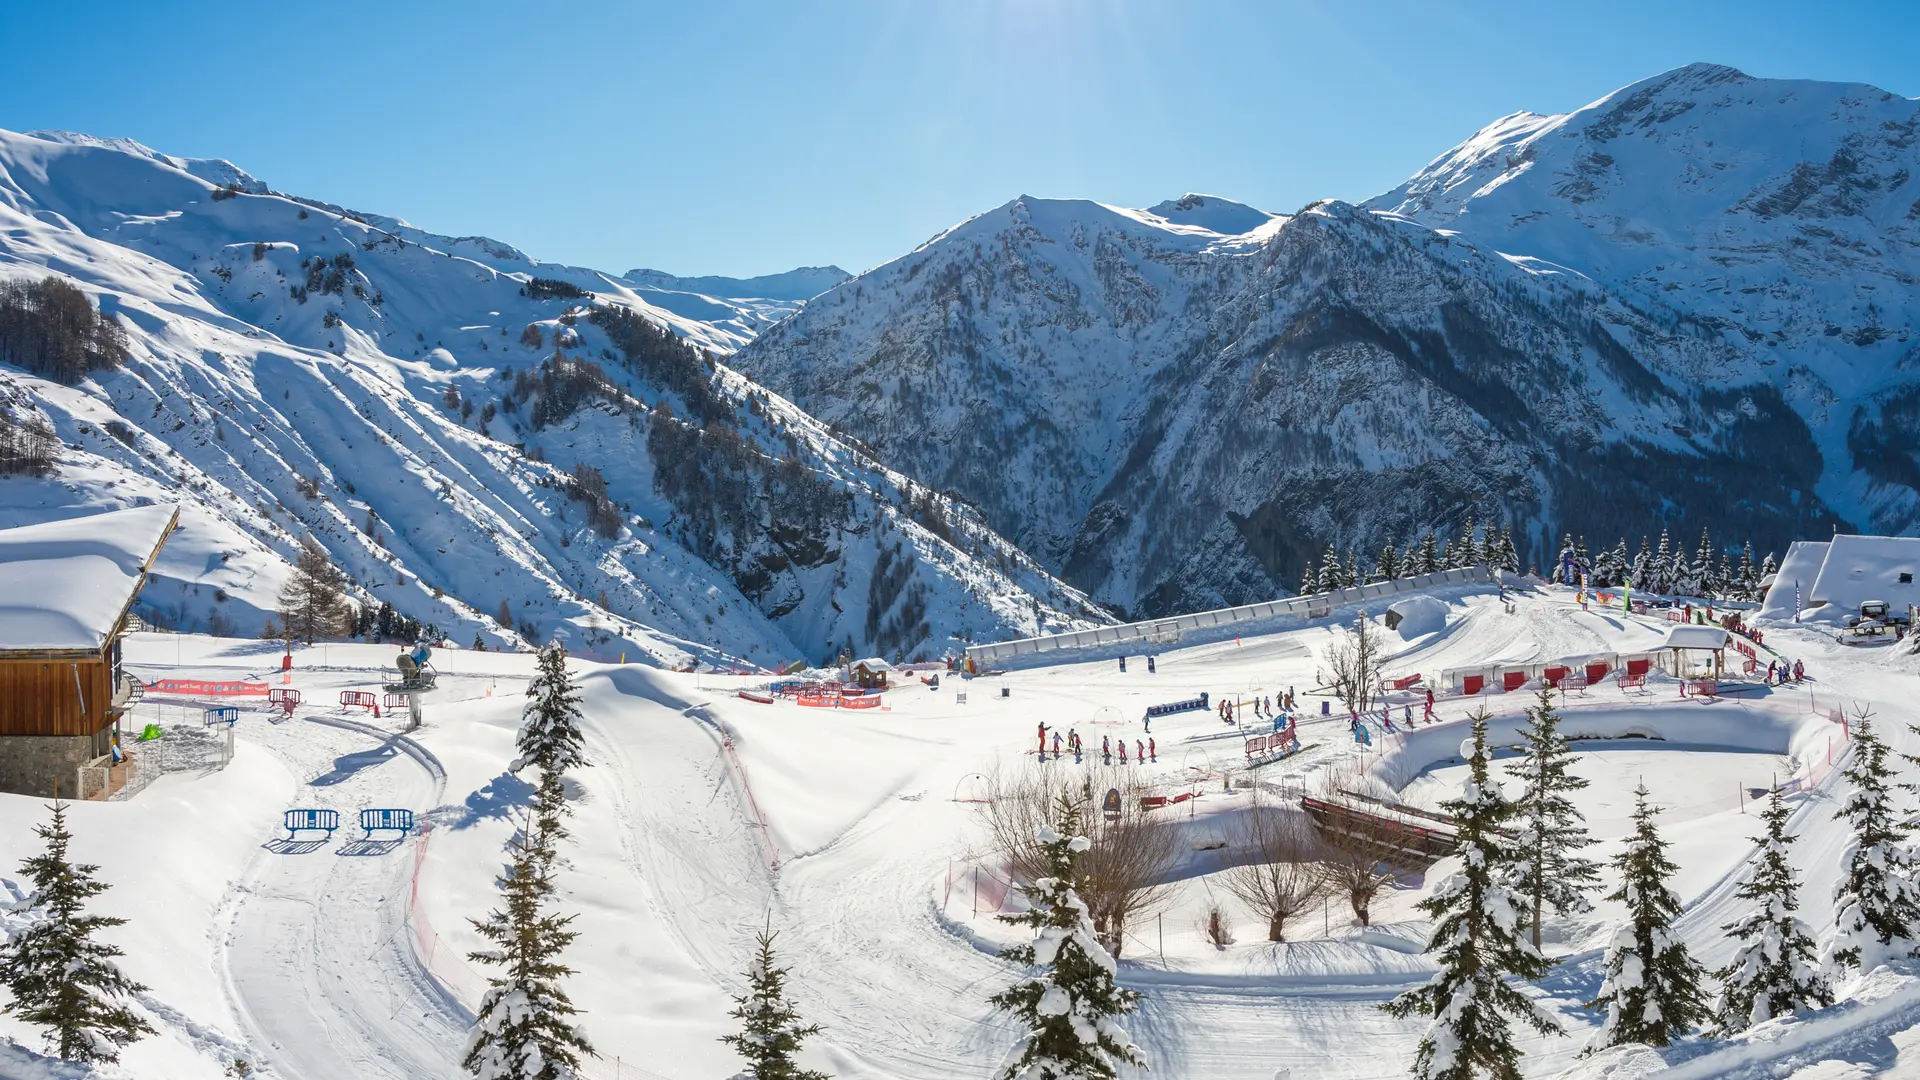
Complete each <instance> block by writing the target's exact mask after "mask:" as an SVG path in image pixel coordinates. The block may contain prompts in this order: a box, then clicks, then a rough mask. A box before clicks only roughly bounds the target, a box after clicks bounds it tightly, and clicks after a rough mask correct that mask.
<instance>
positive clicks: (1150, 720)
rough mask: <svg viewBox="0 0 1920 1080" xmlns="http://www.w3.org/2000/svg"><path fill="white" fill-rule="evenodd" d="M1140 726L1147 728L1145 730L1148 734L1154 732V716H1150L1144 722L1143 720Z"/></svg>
mask: <svg viewBox="0 0 1920 1080" xmlns="http://www.w3.org/2000/svg"><path fill="white" fill-rule="evenodd" d="M1140 726H1141V727H1142V728H1145V729H1146V730H1147V731H1148V732H1151V731H1153V717H1152V715H1148V716H1147V718H1146V719H1144V720H1142V721H1140Z"/></svg>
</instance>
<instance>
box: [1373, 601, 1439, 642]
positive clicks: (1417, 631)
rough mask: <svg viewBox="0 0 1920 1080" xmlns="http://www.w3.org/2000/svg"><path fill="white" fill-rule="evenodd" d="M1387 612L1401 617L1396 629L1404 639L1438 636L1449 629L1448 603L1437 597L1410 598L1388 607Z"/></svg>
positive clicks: (1395, 602)
mask: <svg viewBox="0 0 1920 1080" xmlns="http://www.w3.org/2000/svg"><path fill="white" fill-rule="evenodd" d="M1387 610H1388V611H1391V612H1393V613H1394V614H1395V615H1398V616H1400V625H1399V626H1398V627H1396V628H1395V629H1397V630H1398V631H1399V632H1400V636H1401V637H1402V638H1406V639H1412V638H1417V637H1420V636H1422V635H1424V634H1436V633H1439V632H1440V631H1441V630H1444V629H1446V627H1447V603H1446V601H1444V600H1441V599H1438V598H1437V597H1432V596H1409V597H1407V598H1406V599H1405V600H1396V601H1394V602H1393V603H1391V604H1389V605H1387Z"/></svg>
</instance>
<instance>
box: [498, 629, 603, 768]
mask: <svg viewBox="0 0 1920 1080" xmlns="http://www.w3.org/2000/svg"><path fill="white" fill-rule="evenodd" d="M585 738H586V737H585V736H584V735H582V734H581V732H580V690H579V688H578V687H576V686H575V685H574V683H573V676H572V675H570V674H568V672H567V650H566V648H565V647H563V646H561V645H559V644H557V643H556V644H549V645H542V646H541V647H540V654H539V660H538V663H537V666H536V668H535V671H534V675H533V680H532V681H531V682H529V683H528V684H527V704H526V707H525V708H524V709H523V710H522V711H521V714H520V732H519V735H518V737H517V739H516V742H517V745H518V748H519V751H520V756H519V757H518V758H517V759H515V760H514V762H513V765H512V767H511V771H512V772H519V771H520V770H521V769H524V768H526V767H527V766H529V765H535V766H538V767H539V769H540V771H541V772H542V773H543V774H545V773H556V774H558V773H564V772H566V771H567V770H568V769H576V768H581V767H584V766H585V765H586V764H587V761H586V757H585V756H584V755H583V754H582V753H581V745H582V743H583V742H584V741H585Z"/></svg>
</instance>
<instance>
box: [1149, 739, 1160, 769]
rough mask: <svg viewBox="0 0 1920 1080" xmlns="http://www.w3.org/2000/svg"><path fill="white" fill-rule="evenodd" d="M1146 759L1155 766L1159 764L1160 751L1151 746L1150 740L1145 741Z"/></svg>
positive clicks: (1151, 741)
mask: <svg viewBox="0 0 1920 1080" xmlns="http://www.w3.org/2000/svg"><path fill="white" fill-rule="evenodd" d="M1147 757H1148V759H1149V760H1151V761H1152V762H1153V763H1154V764H1156V765H1158V764H1159V763H1160V751H1159V749H1158V748H1157V747H1155V746H1154V745H1153V740H1152V739H1148V740H1147Z"/></svg>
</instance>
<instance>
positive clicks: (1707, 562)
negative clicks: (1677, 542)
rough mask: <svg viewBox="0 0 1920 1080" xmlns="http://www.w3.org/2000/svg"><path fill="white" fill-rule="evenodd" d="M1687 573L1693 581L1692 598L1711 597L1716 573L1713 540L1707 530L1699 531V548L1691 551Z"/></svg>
mask: <svg viewBox="0 0 1920 1080" xmlns="http://www.w3.org/2000/svg"><path fill="white" fill-rule="evenodd" d="M1687 573H1688V576H1689V577H1690V578H1692V580H1693V590H1694V591H1693V593H1692V595H1694V596H1712V595H1713V591H1714V584H1715V578H1716V577H1718V576H1719V575H1718V573H1717V572H1716V570H1715V568H1714V562H1713V540H1712V538H1710V537H1709V536H1708V535H1707V530H1706V529H1705V528H1702V529H1701V530H1700V546H1699V547H1696V548H1694V549H1693V562H1692V563H1691V564H1690V565H1689V566H1688V567H1687Z"/></svg>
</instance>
